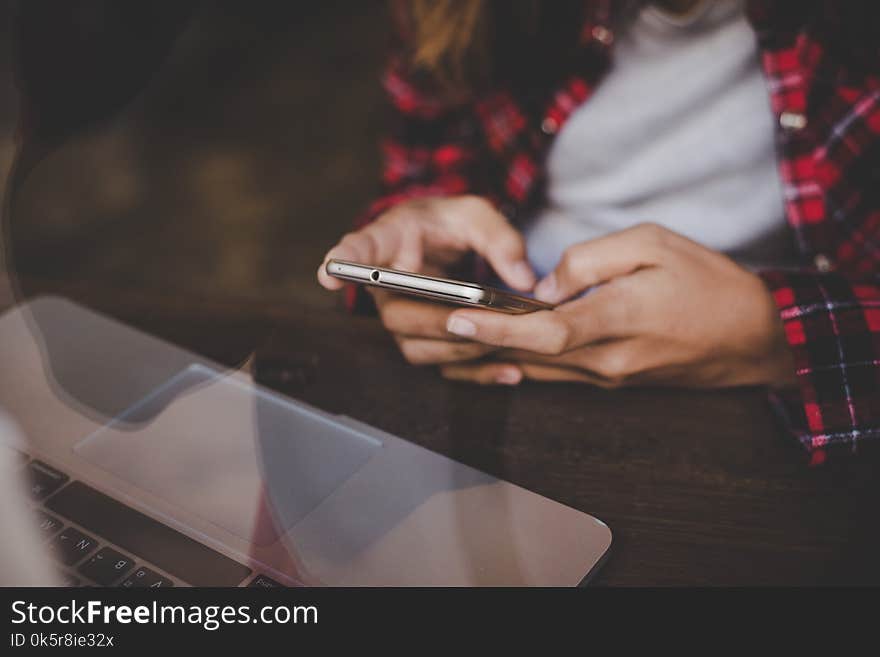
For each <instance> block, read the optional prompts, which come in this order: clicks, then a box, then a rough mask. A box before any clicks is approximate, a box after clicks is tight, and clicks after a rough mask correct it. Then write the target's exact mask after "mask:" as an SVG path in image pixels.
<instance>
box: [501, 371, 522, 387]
mask: <svg viewBox="0 0 880 657" xmlns="http://www.w3.org/2000/svg"><path fill="white" fill-rule="evenodd" d="M521 380H522V372H520V371H519V370H518V369H514V368H510V369H505V370H501V371H500V372H498V374H496V375H495V382H496V383H501V384H503V385H506V386H515V385H516V384H517V383H519V382H520V381H521Z"/></svg>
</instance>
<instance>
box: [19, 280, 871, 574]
mask: <svg viewBox="0 0 880 657" xmlns="http://www.w3.org/2000/svg"><path fill="white" fill-rule="evenodd" d="M46 288H50V289H53V290H54V291H56V292H58V291H60V292H62V293H64V294H67V295H68V296H70V297H72V298H74V299H77V300H78V301H80V302H81V303H86V304H88V305H91V306H93V307H95V308H97V309H99V310H103V311H105V312H107V311H109V312H111V313H112V314H114V315H115V316H117V317H118V318H120V319H123V320H124V321H127V322H130V323H132V324H135V325H137V326H139V327H140V328H142V329H145V330H148V331H150V332H153V333H156V334H159V335H161V336H163V337H165V338H166V339H169V340H171V341H173V342H175V343H177V344H181V345H184V346H186V347H189V348H191V349H193V350H195V351H197V352H199V353H202V354H205V355H208V356H210V357H212V358H214V359H216V360H218V361H220V362H222V363H223V364H225V365H228V366H229V367H236V366H240V365H241V364H242V363H243V362H245V361H246V360H247V359H248V358H250V357H251V356H252V355H253V356H254V362H255V363H256V370H257V373H258V377H259V379H260V380H261V382H262V383H264V384H266V385H268V386H270V387H272V388H274V389H276V390H278V391H281V392H284V393H287V394H290V395H292V396H294V397H297V398H299V399H303V400H305V401H307V402H309V403H312V404H314V405H316V406H319V407H321V408H324V409H326V410H330V411H333V412H337V413H345V414H348V415H350V416H352V417H355V418H357V419H359V420H363V421H365V422H368V423H371V424H374V425H376V426H378V427H381V428H382V429H385V430H386V431H390V432H392V433H395V434H397V435H400V436H402V437H404V438H406V439H408V440H411V441H413V442H416V443H418V444H420V445H422V446H424V447H427V448H429V449H432V450H435V451H437V452H440V453H442V454H445V455H447V456H450V457H452V458H454V459H457V460H459V461H461V462H463V463H466V464H468V465H471V466H473V467H475V468H478V469H480V470H483V471H485V472H488V473H490V474H493V475H495V476H498V477H501V478H503V479H506V480H509V481H511V482H513V483H516V484H518V485H520V486H523V487H525V488H527V489H529V490H532V491H535V492H537V493H540V494H541V495H545V496H547V497H550V498H552V499H554V500H557V501H559V502H562V503H564V504H567V505H570V506H572V507H575V508H577V509H580V510H582V511H585V512H588V513H591V514H594V515H596V516H597V517H599V518H601V519H603V520H604V521H606V522H607V523H608V524H609V525H610V526H611V528H612V531H613V533H614V545H613V548H612V554H611V557H610V559H609V561H608V563H607V564H606V566H605V567H604V568H603V570H602V571H601V572H600V574H599V575H598V577H597V578H596V580H595V583H596V584H600V585H754V584H759V585H780V584H788V585H810V584H877V583H880V567H878V560H877V554H878V548H880V532H878V523H877V521H876V517H877V502H878V500H880V495H878V492H880V479H878V476H877V467H876V465H877V463H876V460H873V461H872V460H869V459H862V460H858V459H856V460H854V461H852V462H847V463H843V464H836V465H831V466H830V467H822V468H808V467H806V466H805V465H804V462H803V459H802V455H801V453H800V448H799V447H798V446H796V444H795V443H794V441H793V440H792V439H791V438H789V437H788V436H786V435H785V434H784V433H783V432H781V431H780V429H779V428H778V427H777V426H776V423H775V421H774V417H773V415H772V413H771V411H770V409H769V407H768V405H767V403H766V399H765V396H764V394H763V392H762V391H760V390H748V389H744V390H727V391H713V392H695V391H682V390H663V389H643V390H620V391H611V392H607V391H602V390H598V389H594V388H591V387H586V386H581V385H577V384H525V385H522V386H520V387H518V388H516V389H507V388H483V387H478V386H472V385H467V384H458V383H451V382H447V381H445V380H443V379H442V378H441V377H440V376H439V375H438V374H437V373H436V371H435V370H433V369H427V368H415V367H411V366H409V365H407V364H406V363H405V362H404V361H403V359H402V358H401V357H400V355H399V354H398V353H397V351H396V349H395V346H394V344H393V342H392V340H391V339H390V338H389V337H388V336H387V335H386V334H385V332H384V331H383V329H382V328H381V326H380V325H379V323H378V321H376V320H374V319H371V318H358V317H351V316H349V315H347V314H346V313H345V312H344V311H343V310H342V309H333V308H330V309H327V308H315V307H311V306H309V305H299V306H292V305H291V306H287V307H280V306H276V307H267V306H264V305H254V304H252V303H249V302H246V301H235V300H228V301H226V302H222V303H219V302H208V301H200V300H198V299H187V298H182V297H167V296H162V295H152V296H150V295H144V294H141V295H133V294H131V293H130V292H121V291H118V290H115V291H114V290H112V289H104V290H100V289H96V288H95V287H94V286H90V287H89V288H88V289H78V288H76V287H67V288H64V287H61V288H59V286H57V285H54V286H46V285H41V284H37V285H34V286H32V291H33V292H34V293H36V292H37V291H39V290H41V289H46Z"/></svg>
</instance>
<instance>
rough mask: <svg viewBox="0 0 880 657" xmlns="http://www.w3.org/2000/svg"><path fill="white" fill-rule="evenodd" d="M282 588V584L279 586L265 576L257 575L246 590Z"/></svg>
mask: <svg viewBox="0 0 880 657" xmlns="http://www.w3.org/2000/svg"><path fill="white" fill-rule="evenodd" d="M283 587H284V585H283V584H280V583H279V582H276V581H275V580H274V579H272V578H271V577H266V576H265V575H257V576H256V577H254V578H253V579H252V580H251V583H250V584H248V588H253V589H275V588H283Z"/></svg>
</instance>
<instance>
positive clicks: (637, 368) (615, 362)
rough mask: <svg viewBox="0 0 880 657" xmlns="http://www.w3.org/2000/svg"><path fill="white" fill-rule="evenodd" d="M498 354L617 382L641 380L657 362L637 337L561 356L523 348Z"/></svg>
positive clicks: (608, 381)
mask: <svg viewBox="0 0 880 657" xmlns="http://www.w3.org/2000/svg"><path fill="white" fill-rule="evenodd" d="M497 358H499V359H501V360H505V361H511V362H515V363H518V364H521V365H525V364H532V365H538V366H549V367H564V368H567V369H576V370H578V371H581V372H583V373H584V374H585V375H587V376H588V377H590V378H591V379H592V380H593V381H594V382H596V381H601V382H603V383H605V384H607V385H609V386H611V385H614V386H619V385H621V384H622V383H624V382H626V383H631V382H634V381H636V380H640V379H641V377H642V374H643V373H644V372H646V371H648V370H650V369H652V368H654V367H656V363H657V354H656V350H651V351H647V350H646V349H644V348H641V347H640V346H639V340H638V339H622V340H610V341H606V342H601V343H598V344H590V345H586V346H584V347H579V348H577V349H573V350H572V351H569V352H568V353H565V354H562V355H560V356H553V355H544V354H536V353H534V352H531V351H525V350H522V349H504V350H501V351H499V352H498V353H497Z"/></svg>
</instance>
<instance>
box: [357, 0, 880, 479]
mask: <svg viewBox="0 0 880 657" xmlns="http://www.w3.org/2000/svg"><path fill="white" fill-rule="evenodd" d="M620 4H621V3H611V2H609V0H598V1H596V0H594V1H593V2H590V3H588V10H587V15H586V20H585V24H584V27H583V30H582V32H581V35H582V36H581V46H580V48H579V51H578V52H579V54H578V56H577V57H575V58H573V60H572V62H571V69H570V70H569V71H566V72H563V73H565V74H564V75H561V76H559V79H561V80H562V82H561V83H560V84H559V85H558V86H557V87H556V88H555V91H554V92H552V93H551V94H549V96H548V97H547V98H546V101H545V103H544V105H543V111H542V112H541V113H540V114H539V115H536V114H534V113H528V112H526V111H525V109H524V105H523V103H522V102H521V101H519V100H518V99H517V98H516V97H515V96H514V94H513V93H512V92H510V91H509V90H506V89H498V88H496V89H492V90H487V91H485V92H482V93H480V94H479V95H477V96H476V97H474V98H472V99H470V100H469V101H467V102H465V103H458V104H454V105H453V104H450V103H447V102H444V101H443V100H442V99H441V98H440V97H439V96H437V95H435V94H432V93H430V92H428V91H426V89H425V87H424V85H421V84H419V83H418V82H417V81H415V80H414V79H411V78H410V77H408V76H407V74H406V72H405V67H404V66H403V65H402V60H401V59H400V58H399V57H392V60H391V65H390V67H389V69H388V71H387V73H386V76H385V79H384V86H385V89H386V91H387V93H388V97H389V99H390V104H391V108H392V115H393V122H392V127H391V131H390V134H389V135H388V136H387V137H386V138H385V139H384V140H383V143H382V150H383V155H384V169H383V176H382V185H383V193H382V195H381V196H380V197H379V198H378V199H377V200H376V201H375V202H374V203H373V204H372V206H371V207H370V209H369V211H368V212H367V213H366V214H365V215H364V219H363V221H366V220H369V219H370V218H372V217H375V216H376V215H378V214H379V213H381V212H382V211H384V210H386V209H388V208H390V207H392V206H394V205H395V204H397V203H400V202H401V201H404V200H408V199H412V198H416V197H423V196H449V195H456V194H464V193H468V194H479V195H483V196H486V197H488V198H491V199H493V200H494V201H495V202H496V203H497V205H498V207H499V208H500V209H501V210H502V212H504V213H505V214H506V215H507V216H508V218H509V219H510V220H511V221H513V222H516V221H517V220H519V219H520V218H521V217H524V216H527V215H528V214H529V213H530V212H531V210H533V209H534V208H535V207H536V206H537V205H539V204H540V203H541V201H542V198H543V197H542V189H543V185H542V183H543V179H544V174H545V171H544V167H543V163H544V161H545V156H546V153H547V150H548V147H549V146H550V144H551V142H552V140H553V138H554V135H556V134H557V133H558V132H559V130H560V129H561V128H562V127H563V126H564V125H565V122H566V120H567V119H568V117H569V116H570V115H571V113H572V112H573V111H574V110H575V109H576V108H577V107H578V106H579V105H580V104H581V103H583V102H585V101H588V99H589V97H590V95H591V94H592V92H593V91H594V90H595V89H596V86H597V85H598V84H599V83H600V81H601V79H602V77H603V76H604V75H605V74H606V72H607V71H608V69H609V63H610V61H611V54H612V51H613V41H614V33H613V29H612V26H613V25H614V19H615V16H614V13H613V7H616V6H618V5H620ZM782 4H783V3H774V2H767V1H766V0H765V1H763V2H762V1H758V0H753V1H752V2H749V4H748V17H749V20H750V21H751V23H752V25H753V27H754V28H755V31H756V34H757V39H758V45H759V48H760V53H761V64H762V67H763V71H764V73H765V76H766V79H767V84H768V90H769V93H770V98H771V105H772V110H773V112H774V114H775V115H776V118H777V121H778V123H777V125H778V131H777V136H778V153H779V173H780V176H781V180H782V183H783V187H784V199H785V209H786V214H787V219H788V223H789V225H790V226H791V229H792V232H793V234H794V237H795V241H796V243H797V246H798V248H799V250H800V254H801V256H802V262H803V267H802V268H801V269H798V270H778V271H766V272H762V275H763V277H764V280H765V281H766V283H767V285H768V286H769V288H770V290H771V292H772V293H773V297H774V298H775V300H776V303H777V304H778V306H779V312H780V314H781V316H782V320H783V322H784V325H785V330H786V335H787V337H788V342H789V344H790V345H791V348H792V350H793V352H794V356H795V361H796V366H797V377H798V380H799V382H800V386H799V390H798V393H797V394H785V395H777V396H775V397H774V401H775V402H776V404H777V408H779V410H781V411H783V415H784V417H785V418H786V421H787V424H788V427H789V428H790V430H791V431H792V432H793V433H794V434H795V436H796V437H797V438H798V440H799V441H800V442H801V444H802V445H803V446H804V447H805V448H806V450H807V452H808V453H809V455H810V460H811V462H812V463H813V464H818V463H821V462H823V461H824V460H825V459H826V457H827V456H828V454H829V452H838V451H841V450H846V451H855V450H856V449H857V448H859V447H860V446H862V445H863V444H864V443H865V442H866V441H872V440H876V439H877V438H880V49H877V51H876V52H875V53H874V56H873V57H872V58H871V61H869V62H868V66H867V67H854V66H851V65H850V64H849V63H844V61H843V58H837V57H834V56H833V55H832V54H831V50H830V49H829V47H828V43H829V42H828V39H829V38H831V37H834V36H835V35H834V32H833V28H830V29H829V25H833V21H834V15H833V12H834V7H833V3H831V2H830V1H829V2H822V1H820V2H816V3H812V4H810V3H802V4H798V3H794V4H790V5H788V6H787V7H786V8H788V9H790V11H789V12H785V11H784V9H783V7H782V6H781V5H782ZM808 4H809V6H810V9H809V12H808V11H807V5H808ZM806 13H810V15H808V16H804V15H803V14H806ZM793 14H799V16H798V18H799V19H801V20H793V18H794V16H793ZM866 20H869V19H868V18H866ZM811 26H812V27H811ZM820 27H821V29H820ZM829 35H830V36H829ZM837 36H838V37H839V35H837Z"/></svg>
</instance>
